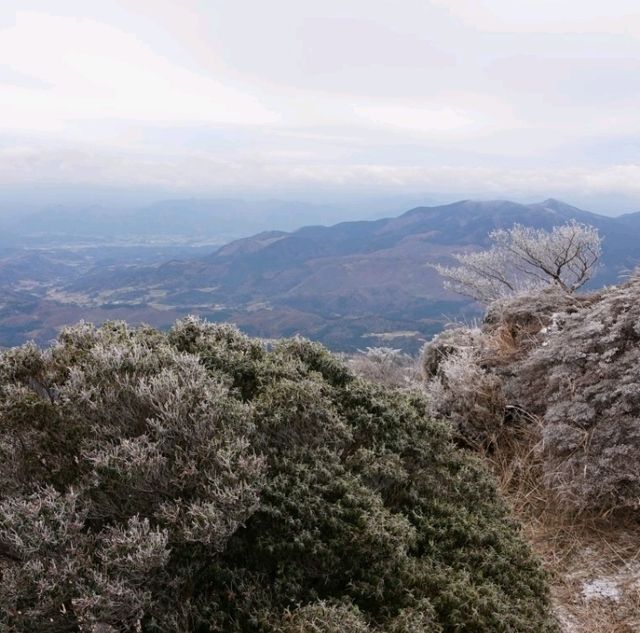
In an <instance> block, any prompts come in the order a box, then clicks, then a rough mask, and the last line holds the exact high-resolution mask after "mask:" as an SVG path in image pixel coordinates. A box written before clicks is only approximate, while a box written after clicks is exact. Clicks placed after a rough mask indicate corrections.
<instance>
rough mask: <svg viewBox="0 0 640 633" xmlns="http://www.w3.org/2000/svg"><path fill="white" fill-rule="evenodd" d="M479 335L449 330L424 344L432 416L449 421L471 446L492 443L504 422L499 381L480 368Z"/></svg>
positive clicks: (424, 365) (461, 329) (473, 332)
mask: <svg viewBox="0 0 640 633" xmlns="http://www.w3.org/2000/svg"><path fill="white" fill-rule="evenodd" d="M482 345H483V340H482V336H481V333H480V332H478V331H477V330H467V329H465V328H460V329H458V330H449V331H446V332H445V333H443V334H442V335H441V336H439V337H436V338H435V339H434V341H432V342H431V343H429V344H427V345H426V346H425V348H424V351H423V367H424V371H425V374H426V377H427V382H426V391H427V395H428V397H429V401H430V405H431V412H432V414H433V415H435V416H438V417H442V418H446V419H447V420H448V421H450V422H451V423H452V424H453V426H454V428H455V430H456V431H457V433H458V435H459V437H460V438H461V439H462V440H463V441H464V442H466V443H468V444H470V445H472V446H487V445H489V444H491V443H492V442H493V441H494V440H495V437H496V434H497V433H498V432H499V430H500V428H501V427H502V424H503V423H504V419H505V413H506V404H507V403H506V400H505V397H504V394H503V392H502V381H501V380H500V378H499V377H498V376H496V375H494V374H493V373H491V372H489V371H487V370H486V369H485V368H484V367H483V366H482Z"/></svg>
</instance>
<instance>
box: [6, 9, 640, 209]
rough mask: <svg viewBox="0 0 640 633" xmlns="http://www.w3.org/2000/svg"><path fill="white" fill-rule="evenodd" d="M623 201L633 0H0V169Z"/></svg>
mask: <svg viewBox="0 0 640 633" xmlns="http://www.w3.org/2000/svg"><path fill="white" fill-rule="evenodd" d="M42 183H62V184H72V185H76V184H78V185H87V184H89V185H91V184H99V185H103V186H105V185H106V186H111V185H115V186H123V187H131V186H133V187H136V186H144V187H158V188H163V189H170V190H175V191H178V192H181V193H188V194H190V195H191V194H193V195H200V194H216V193H225V194H229V193H231V194H234V195H235V194H238V195H241V194H242V193H243V192H244V193H247V195H248V194H260V195H262V194H264V193H268V194H269V195H275V196H278V195H294V194H295V195H296V196H298V197H300V196H304V195H305V192H306V194H307V195H308V197H312V196H314V195H316V194H317V195H319V196H322V195H337V196H339V195H345V196H347V195H349V196H353V195H365V194H366V195H367V196H373V195H377V194H380V195H383V194H384V195H393V194H394V193H395V192H398V193H403V194H406V193H408V192H414V193H425V194H432V195H433V196H435V197H438V196H445V197H446V196H449V197H451V198H456V197H466V196H470V195H477V196H483V197H501V198H503V197H516V198H524V199H531V200H534V199H538V198H541V197H549V196H554V197H561V198H565V199H567V200H569V201H573V202H576V203H578V202H579V203H581V204H583V205H585V206H590V208H593V209H595V210H601V211H608V212H611V213H614V212H616V211H617V210H631V209H636V210H637V209H640V3H639V2H638V0H609V1H608V2H603V1H602V0H597V1H596V0H562V1H559V0H555V1H554V2H552V1H549V0H535V1H534V0H395V1H391V0H322V1H320V0H316V1H311V0H268V1H266V0H202V1H198V0H120V1H115V0H100V2H88V1H87V0H56V1H55V2H52V1H51V0H4V1H3V2H2V3H0V184H1V185H29V186H31V185H32V184H42Z"/></svg>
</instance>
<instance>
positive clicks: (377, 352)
mask: <svg viewBox="0 0 640 633" xmlns="http://www.w3.org/2000/svg"><path fill="white" fill-rule="evenodd" d="M349 367H350V369H351V370H352V371H353V372H354V373H355V374H357V375H358V376H361V377H362V378H365V379H366V380H371V381H373V382H377V383H379V384H381V385H385V386H387V387H398V388H410V387H412V386H415V385H416V384H417V383H418V382H419V371H418V369H417V367H416V361H415V360H414V359H413V358H412V357H411V356H410V355H409V354H405V353H403V352H402V351H401V350H399V349H393V348H391V347H367V349H366V350H360V351H358V353H357V354H356V355H354V356H353V357H352V358H351V359H349Z"/></svg>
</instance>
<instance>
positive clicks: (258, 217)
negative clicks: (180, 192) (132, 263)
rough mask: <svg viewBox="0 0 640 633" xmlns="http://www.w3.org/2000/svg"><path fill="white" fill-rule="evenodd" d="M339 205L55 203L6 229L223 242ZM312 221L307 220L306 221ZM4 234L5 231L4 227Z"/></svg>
mask: <svg viewBox="0 0 640 633" xmlns="http://www.w3.org/2000/svg"><path fill="white" fill-rule="evenodd" d="M343 216H344V212H343V211H342V210H341V209H339V208H337V207H336V208H334V207H329V206H326V205H312V204H307V203H303V202H290V201H281V200H266V201H247V200H237V199H231V198H230V199H200V198H188V199H171V200H163V201H160V202H157V203H154V204H152V205H149V206H146V207H143V208H139V209H134V210H126V211H122V210H113V209H109V208H105V207H102V206H99V205H94V206H71V207H70V206H54V207H49V208H45V209H43V210H41V211H38V212H36V213H31V214H29V215H28V216H27V217H26V218H25V217H24V216H22V215H21V216H19V217H13V218H5V219H3V221H2V223H0V228H3V229H6V230H7V231H8V230H11V231H13V232H14V233H15V234H16V235H17V236H22V237H25V236H28V237H31V238H34V237H39V238H40V239H41V240H42V239H43V238H44V239H48V240H49V243H55V241H56V240H59V239H60V237H61V236H64V237H65V238H66V239H67V240H68V239H69V238H85V239H86V238H89V237H90V238H94V239H96V240H99V241H105V240H109V239H113V238H120V239H134V238H137V239H143V240H144V239H147V240H149V239H151V238H158V237H168V238H172V239H174V240H177V239H179V238H182V239H185V238H188V239H192V240H193V239H202V238H215V240H216V241H217V243H223V242H224V241H225V239H226V241H229V240H230V239H235V238H237V237H240V236H246V235H250V234H252V233H257V232H259V231H264V230H271V229H284V230H292V229H295V228H298V227H300V226H302V225H304V224H305V223H308V222H309V219H311V220H312V221H313V220H314V219H316V220H319V219H320V218H336V219H337V218H339V217H343ZM305 219H306V221H305ZM0 232H4V231H0Z"/></svg>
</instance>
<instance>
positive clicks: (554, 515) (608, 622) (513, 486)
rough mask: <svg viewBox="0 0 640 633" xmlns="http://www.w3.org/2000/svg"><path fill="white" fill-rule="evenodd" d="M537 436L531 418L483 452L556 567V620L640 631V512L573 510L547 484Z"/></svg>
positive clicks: (568, 626)
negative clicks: (597, 513)
mask: <svg viewBox="0 0 640 633" xmlns="http://www.w3.org/2000/svg"><path fill="white" fill-rule="evenodd" d="M520 415H521V417H527V416H526V414H525V413H524V412H520ZM538 440H539V423H538V421H537V420H535V419H534V418H532V417H529V419H528V420H527V423H526V424H524V423H523V424H516V425H514V426H512V427H510V428H507V429H506V430H505V431H504V432H503V433H502V435H501V436H500V438H498V441H497V443H496V445H494V448H493V450H492V451H491V452H490V453H489V452H488V453H487V454H486V455H485V456H486V459H487V460H488V462H489V463H490V464H491V467H492V469H493V471H494V472H495V474H496V476H497V478H498V481H499V484H500V487H501V489H502V492H503V494H504V496H505V497H506V499H507V500H508V502H509V504H510V505H511V507H512V510H513V512H514V514H515V515H516V516H517V517H518V519H519V520H520V521H521V523H522V525H523V531H524V536H525V537H526V538H527V539H528V540H529V542H530V543H531V544H532V546H533V548H534V549H535V551H536V552H537V554H538V556H539V557H540V558H541V559H542V561H543V564H544V565H545V567H546V569H547V570H548V572H549V573H550V576H551V585H552V595H553V600H554V603H555V608H556V613H557V615H558V619H559V620H560V621H561V623H562V625H563V628H564V630H565V631H566V633H638V632H640V522H639V521H638V518H637V516H636V517H633V516H631V515H615V516H594V515H587V514H581V515H578V516H576V515H575V514H569V513H567V512H566V511H565V510H564V509H563V508H562V507H561V506H560V505H559V504H558V502H557V500H556V499H555V498H554V495H553V493H552V492H550V491H549V490H547V489H545V488H544V487H543V485H542V483H541V482H542V473H541V464H540V460H539V456H538V453H537V451H536V445H537V443H538Z"/></svg>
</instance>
